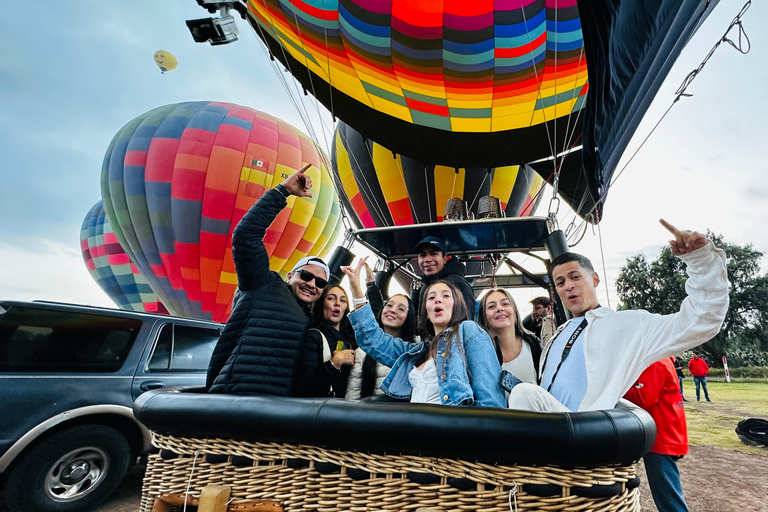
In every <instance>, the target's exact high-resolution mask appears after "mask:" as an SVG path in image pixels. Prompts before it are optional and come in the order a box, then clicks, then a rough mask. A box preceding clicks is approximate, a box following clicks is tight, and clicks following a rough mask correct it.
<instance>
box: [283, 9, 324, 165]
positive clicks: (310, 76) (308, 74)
mask: <svg viewBox="0 0 768 512" xmlns="http://www.w3.org/2000/svg"><path fill="white" fill-rule="evenodd" d="M293 20H294V22H295V24H296V32H298V34H299V40H302V39H303V36H302V35H301V27H299V18H298V16H294V18H293ZM327 48H328V46H327V39H326V52H327ZM326 57H327V53H326ZM330 69H331V68H330V66H328V83H329V84H330V80H331V76H330ZM307 76H308V77H309V86H310V88H311V89H312V97H313V98H315V101H314V102H313V103H314V104H315V110H316V111H317V118H318V120H319V121H320V127H321V130H320V131H321V132H322V133H323V140H325V148H326V151H329V152H330V149H331V146H330V145H329V144H328V137H327V135H326V132H327V131H328V127H327V126H326V125H325V123H324V122H323V118H322V116H321V114H320V107H319V106H318V103H319V102H318V101H317V91H315V82H314V80H312V72H311V71H310V70H309V69H307ZM294 82H296V81H295V80H294ZM305 94H306V90H305ZM303 104H304V102H303V101H302V105H303ZM330 135H331V137H332V136H333V132H332V131H331V132H330ZM315 142H317V141H315Z"/></svg>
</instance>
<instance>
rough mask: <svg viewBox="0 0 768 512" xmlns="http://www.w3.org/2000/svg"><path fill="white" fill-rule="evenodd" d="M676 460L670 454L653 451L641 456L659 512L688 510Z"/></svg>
mask: <svg viewBox="0 0 768 512" xmlns="http://www.w3.org/2000/svg"><path fill="white" fill-rule="evenodd" d="M676 460H677V457H674V456H672V455H664V454H661V453H653V452H648V453H646V454H645V456H644V457H643V462H644V463H645V474H646V475H647V476H648V487H650V488H651V495H652V496H653V502H654V503H655V504H656V508H657V509H659V512H688V506H687V505H686V504H685V497H683V486H682V485H681V484H680V472H679V471H678V469H677V462H676Z"/></svg>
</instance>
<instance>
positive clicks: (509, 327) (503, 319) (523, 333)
mask: <svg viewBox="0 0 768 512" xmlns="http://www.w3.org/2000/svg"><path fill="white" fill-rule="evenodd" d="M477 317H478V318H477V319H478V323H479V324H480V325H481V326H482V327H483V328H484V329H485V330H486V331H488V334H489V335H490V336H491V338H492V339H493V342H494V344H495V345H496V355H497V356H498V358H499V364H501V368H502V369H503V370H507V371H508V372H509V373H511V374H512V375H514V376H515V377H517V378H518V379H520V380H521V381H523V382H530V383H532V384H538V379H539V359H540V358H541V343H540V342H539V339H538V338H537V337H536V335H535V334H533V333H532V332H531V331H529V330H527V329H525V327H523V322H522V319H521V317H520V312H519V311H518V309H517V304H515V301H514V299H513V298H512V296H511V295H510V294H509V292H508V291H507V290H505V289H503V288H494V289H492V290H490V291H489V292H488V293H487V294H485V296H484V297H483V298H482V300H481V301H480V310H479V311H478V315H477Z"/></svg>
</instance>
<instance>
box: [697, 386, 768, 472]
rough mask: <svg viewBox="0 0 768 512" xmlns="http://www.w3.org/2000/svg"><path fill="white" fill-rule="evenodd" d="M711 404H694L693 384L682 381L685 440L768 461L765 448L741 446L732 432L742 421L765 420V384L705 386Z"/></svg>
mask: <svg viewBox="0 0 768 512" xmlns="http://www.w3.org/2000/svg"><path fill="white" fill-rule="evenodd" d="M707 384H708V386H707V387H708V389H709V396H710V398H711V399H712V402H705V401H704V393H703V392H702V397H701V402H697V401H696V391H695V387H694V385H693V381H692V380H689V379H685V386H684V388H685V397H686V398H687V399H688V400H689V402H685V415H686V418H687V420H688V440H689V443H690V444H691V445H693V446H702V445H708V446H716V447H718V448H723V449H726V450H736V451H739V452H743V453H753V454H757V455H763V456H766V457H768V447H767V448H759V447H755V446H747V445H745V444H743V443H742V442H741V441H740V440H739V437H738V436H737V435H736V433H735V432H734V429H735V428H736V425H737V424H738V423H739V421H741V420H743V419H744V418H763V419H768V382H765V381H763V382H735V381H734V382H730V383H727V382H707Z"/></svg>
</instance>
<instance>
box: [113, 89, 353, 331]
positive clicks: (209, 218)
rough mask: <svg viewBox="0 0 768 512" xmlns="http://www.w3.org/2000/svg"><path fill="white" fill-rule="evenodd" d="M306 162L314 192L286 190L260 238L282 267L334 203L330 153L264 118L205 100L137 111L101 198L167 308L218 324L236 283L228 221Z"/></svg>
mask: <svg viewBox="0 0 768 512" xmlns="http://www.w3.org/2000/svg"><path fill="white" fill-rule="evenodd" d="M305 163H311V164H312V167H311V168H310V169H309V170H308V171H307V175H308V176H310V177H311V178H312V182H313V189H312V192H313V197H312V198H296V197H294V196H291V197H290V198H289V199H288V206H287V207H286V208H285V209H284V210H283V211H281V212H280V214H279V215H278V216H277V218H276V219H275V221H274V222H273V223H272V225H271V226H270V228H269V229H268V230H267V234H266V236H265V238H264V242H265V245H266V247H267V252H268V253H269V255H270V257H271V258H270V268H271V269H272V270H274V271H278V272H279V271H282V270H283V268H284V267H285V266H286V265H288V264H289V262H290V261H296V260H298V259H299V258H301V257H303V256H305V255H306V254H307V252H308V251H309V250H311V249H313V248H314V245H315V244H316V243H317V242H318V240H319V239H320V238H321V235H322V234H323V229H322V228H324V227H325V222H327V220H328V218H329V217H331V212H332V209H333V208H332V203H333V202H334V201H337V200H338V199H337V196H336V195H335V191H334V190H333V187H332V186H331V178H330V175H329V174H328V165H327V157H326V156H325V155H323V154H322V152H321V151H320V150H319V149H318V148H317V146H316V145H315V144H314V143H313V142H312V141H311V140H309V139H308V138H307V137H306V136H305V135H303V134H302V133H300V132H299V131H298V130H296V129H295V128H293V127H292V126H290V125H288V124H287V123H285V122H283V121H280V120H279V119H276V118H274V117H272V116H270V115H268V114H265V113H263V112H258V111H256V110H253V109H250V108H248V107H242V106H238V105H234V104H229V103H219V102H208V101H198V102H187V103H180V104H175V105H167V106H163V107H159V108H157V109H154V110H152V111H150V112H147V113H145V114H142V115H141V116H139V117H137V118H136V119H134V120H132V121H131V122H129V123H128V124H126V125H125V126H124V127H123V128H122V129H121V130H120V131H119V132H118V133H117V135H115V137H114V139H113V141H112V143H111V144H110V147H109V149H108V150H107V153H106V155H105V158H104V165H103V167H102V196H103V197H104V204H105V210H106V211H107V215H108V216H109V218H110V220H111V221H113V225H114V226H116V228H115V232H116V235H117V236H118V239H119V240H120V241H121V243H123V242H124V243H123V245H124V247H127V249H126V250H127V251H128V252H129V254H130V255H131V258H132V259H133V260H134V261H135V262H136V264H137V266H138V267H139V269H140V270H141V271H142V273H144V274H145V275H146V276H147V277H148V279H149V281H150V284H151V285H152V288H153V289H154V290H155V291H156V292H157V293H158V295H159V296H160V297H161V298H162V299H163V303H164V304H166V306H167V307H168V309H169V310H170V311H171V312H172V313H174V314H177V315H181V316H189V317H194V318H210V319H214V320H217V321H225V320H226V319H227V318H228V316H229V313H230V310H231V301H232V297H233V295H234V292H235V289H236V286H237V277H236V274H235V268H234V263H233V261H232V231H233V229H234V227H235V226H236V225H237V223H238V222H239V221H240V219H241V218H242V216H243V215H244V214H245V212H247V211H248V209H249V208H250V207H251V205H253V203H254V202H255V201H256V200H257V199H258V198H260V197H261V196H262V195H263V194H264V192H266V191H267V190H269V189H270V188H272V187H274V186H275V185H277V184H278V183H280V182H282V181H283V180H284V179H285V178H287V177H288V176H289V175H290V174H292V173H293V172H295V170H298V169H299V168H301V167H302V166H303V165H304V164H305ZM323 175H325V177H323ZM332 220H333V222H336V219H335V218H333V219H332ZM313 221H314V222H313ZM308 226H309V228H310V229H309V230H308ZM336 234H338V231H336V232H335V233H328V234H327V235H328V236H331V237H332V238H335V236H336Z"/></svg>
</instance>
